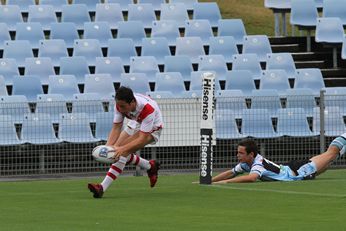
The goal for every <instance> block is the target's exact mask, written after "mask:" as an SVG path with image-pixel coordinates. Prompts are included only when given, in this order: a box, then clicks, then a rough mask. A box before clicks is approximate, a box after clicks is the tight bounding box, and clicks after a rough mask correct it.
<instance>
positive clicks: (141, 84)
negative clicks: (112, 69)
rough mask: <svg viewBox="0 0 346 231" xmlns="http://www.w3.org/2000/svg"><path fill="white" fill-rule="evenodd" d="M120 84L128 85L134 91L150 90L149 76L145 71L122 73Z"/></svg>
mask: <svg viewBox="0 0 346 231" xmlns="http://www.w3.org/2000/svg"><path fill="white" fill-rule="evenodd" d="M120 85H121V86H126V87H130V88H131V89H132V90H133V91H134V92H138V93H141V94H145V93H146V92H150V87H149V78H148V76H147V75H146V74H145V73H122V74H121V76H120Z"/></svg>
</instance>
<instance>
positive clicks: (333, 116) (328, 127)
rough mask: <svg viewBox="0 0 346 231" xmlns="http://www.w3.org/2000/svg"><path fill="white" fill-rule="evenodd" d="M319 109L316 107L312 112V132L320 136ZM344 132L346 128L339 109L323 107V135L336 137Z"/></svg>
mask: <svg viewBox="0 0 346 231" xmlns="http://www.w3.org/2000/svg"><path fill="white" fill-rule="evenodd" d="M320 119H321V118H320V108H319V107H316V108H314V111H313V121H312V123H313V125H312V127H313V132H314V133H315V134H316V135H320V129H321V127H320V124H321V120H320ZM345 132H346V127H345V123H344V119H343V115H342V112H341V110H340V108H339V107H325V109H324V135H326V136H329V137H336V136H339V135H340V134H343V133H345Z"/></svg>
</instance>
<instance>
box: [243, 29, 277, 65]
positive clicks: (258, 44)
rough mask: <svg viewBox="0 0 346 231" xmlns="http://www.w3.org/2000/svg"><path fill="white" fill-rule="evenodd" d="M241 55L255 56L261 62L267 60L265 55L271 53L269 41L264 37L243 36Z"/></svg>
mask: <svg viewBox="0 0 346 231" xmlns="http://www.w3.org/2000/svg"><path fill="white" fill-rule="evenodd" d="M242 53H243V54H247V53H254V54H257V56H258V58H259V60H260V61H261V62H265V61H266V60H267V54H269V53H272V48H271V46H270V42H269V39H268V37H267V36H266V35H247V36H244V42H243V52H242Z"/></svg>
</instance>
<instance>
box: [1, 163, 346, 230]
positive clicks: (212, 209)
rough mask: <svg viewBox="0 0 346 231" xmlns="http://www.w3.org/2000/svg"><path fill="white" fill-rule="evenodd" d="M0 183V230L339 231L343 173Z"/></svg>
mask: <svg viewBox="0 0 346 231" xmlns="http://www.w3.org/2000/svg"><path fill="white" fill-rule="evenodd" d="M100 180H101V178H99V179H75V180H46V181H24V182H18V181H17V182H0V192H1V195H0V201H1V210H0V224H1V225H0V230H2V231H5V230H11V231H16V230H26V231H29V230H35V231H36V230H45V231H47V230H50V231H51V230H84V231H85V230H124V231H125V230H126V231H129V230H142V231H145V230H151V231H153V230H232V228H233V230H235V229H238V230H239V229H240V230H242V231H246V230H280V231H282V230H294V231H297V230H314V231H315V230H324V231H325V230H345V227H346V219H345V216H346V170H330V171H329V172H327V173H326V174H324V175H322V176H321V177H319V178H318V179H316V180H314V181H301V182H289V183H287V182H268V183H264V182H258V183H253V184H228V185H222V186H215V185H214V186H201V185H199V184H192V183H191V182H192V181H196V180H198V177H197V175H196V174H195V175H194V174H187V175H172V176H171V175H169V176H160V178H159V182H158V185H157V187H155V188H153V189H151V188H149V186H148V179H147V177H127V176H125V177H122V178H120V179H119V180H118V181H117V182H116V183H115V184H113V185H112V186H111V188H110V189H109V190H108V191H107V193H106V194H105V195H104V198H102V199H94V198H92V197H91V193H89V191H88V190H87V188H86V184H87V182H89V181H100Z"/></svg>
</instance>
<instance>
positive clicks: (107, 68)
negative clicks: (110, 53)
mask: <svg viewBox="0 0 346 231" xmlns="http://www.w3.org/2000/svg"><path fill="white" fill-rule="evenodd" d="M122 73H125V70H124V66H123V62H122V60H121V58H120V57H96V63H95V74H110V75H111V77H112V80H113V82H120V75H121V74H122Z"/></svg>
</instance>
